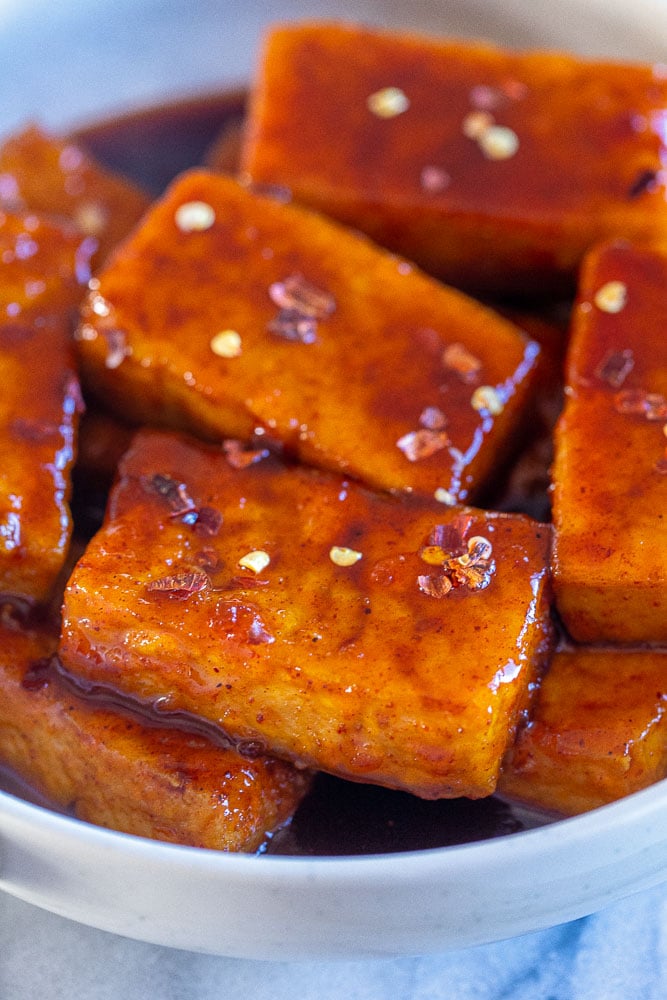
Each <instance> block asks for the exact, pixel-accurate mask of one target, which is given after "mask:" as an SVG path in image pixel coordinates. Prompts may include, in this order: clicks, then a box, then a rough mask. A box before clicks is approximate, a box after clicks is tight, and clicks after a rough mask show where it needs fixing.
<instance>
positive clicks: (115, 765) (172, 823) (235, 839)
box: [0, 627, 309, 851]
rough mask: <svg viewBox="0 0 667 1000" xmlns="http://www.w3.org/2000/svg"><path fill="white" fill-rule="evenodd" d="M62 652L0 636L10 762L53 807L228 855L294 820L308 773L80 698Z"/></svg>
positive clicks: (1, 728)
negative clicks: (64, 675) (65, 675)
mask: <svg viewBox="0 0 667 1000" xmlns="http://www.w3.org/2000/svg"><path fill="white" fill-rule="evenodd" d="M55 645H56V640H55V639H54V638H53V637H52V636H50V635H48V634H47V633H43V632H39V631H37V632H27V631H17V630H16V629H10V628H7V627H4V628H2V630H1V631H0V762H2V763H3V764H4V765H6V766H9V767H10V768H11V769H12V770H13V772H14V773H15V774H16V775H17V776H18V777H20V778H22V779H23V780H24V781H26V782H27V783H28V784H29V785H30V786H31V787H32V788H33V789H34V790H35V791H36V792H38V793H39V794H41V795H43V796H44V797H45V798H46V799H47V801H49V802H50V803H51V804H52V805H53V806H54V807H56V808H59V809H62V810H66V811H68V812H72V813H73V814H74V815H75V816H77V817H78V818H79V819H83V820H87V821H88V822H91V823H95V824H97V825H98V826H107V827H110V828H111V829H114V830H121V831H123V832H124V833H133V834H137V835H138V836H142V837H151V838H153V839H155V840H165V841H170V842H173V843H179V844H189V845H191V846H194V847H209V848H215V849H219V850H225V851H254V850H257V848H259V847H260V846H261V845H262V843H263V842H264V840H265V839H266V836H267V834H268V833H270V832H271V831H272V830H274V829H275V828H276V827H278V826H279V825H281V824H283V823H284V822H286V821H287V820H288V819H289V818H290V816H291V814H292V812H293V810H294V809H295V808H296V806H297V805H298V803H299V801H300V799H301V797H302V796H303V794H304V793H305V791H306V790H307V787H308V783H309V778H308V776H307V775H305V774H304V773H300V772H298V771H295V770H294V769H293V768H292V767H290V766H289V765H288V764H284V763H282V762H280V761H275V760H271V759H269V758H263V757H258V758H256V759H254V760H248V759H246V758H243V757H240V756H239V754H238V753H236V751H234V750H230V749H225V748H222V747H219V746H216V745H214V744H213V743H211V742H210V741H209V740H207V739H205V738H204V737H202V736H194V735H192V734H188V733H183V732H179V731H178V730H176V729H172V728H170V729H167V728H160V727H159V726H157V725H150V724H142V723H141V722H140V721H138V720H137V719H136V718H132V717H131V716H128V715H123V714H119V713H117V712H115V711H112V710H111V709H109V708H104V707H100V706H98V705H95V704H94V703H89V702H87V701H85V700H83V699H82V698H80V697H77V695H76V694H74V693H73V692H72V691H71V690H70V689H69V688H68V687H66V686H64V684H63V682H62V680H61V679H60V678H59V677H58V674H57V673H56V672H55V671H54V670H53V669H52V668H50V667H49V658H50V657H51V656H52V655H53V652H54V649H55Z"/></svg>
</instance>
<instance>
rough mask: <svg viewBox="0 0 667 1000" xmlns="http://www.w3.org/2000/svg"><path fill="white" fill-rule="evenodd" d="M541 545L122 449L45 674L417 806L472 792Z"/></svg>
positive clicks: (222, 459)
mask: <svg viewBox="0 0 667 1000" xmlns="http://www.w3.org/2000/svg"><path fill="white" fill-rule="evenodd" d="M549 541H550V529H549V527H548V526H545V525H541V524H538V523H536V522H534V521H531V520H530V519H529V518H526V517H523V516H520V515H503V514H495V513H486V512H484V511H479V510H473V509H471V508H458V509H452V508H449V507H446V506H443V505H441V504H438V503H437V502H436V501H433V500H419V499H415V498H396V497H389V496H387V495H384V494H374V493H371V492H370V491H368V490H366V489H365V488H363V487H361V486H358V485H356V484H354V483H352V482H348V481H346V480H343V479H340V478H338V477H336V476H331V475H326V474H323V473H318V472H316V471H314V470H308V469H304V468H303V467H290V466H287V465H283V464H282V463H281V462H280V461H279V460H278V459H277V458H275V457H272V456H270V455H266V454H265V453H263V452H262V451H249V450H247V449H244V448H243V446H242V445H241V444H239V443H238V442H233V441H228V442H227V443H226V445H225V448H224V450H223V449H221V448H219V447H218V448H212V447H205V446H203V445H197V444H194V443H192V442H190V441H188V440H187V439H185V438H181V437H179V436H177V435H173V434H167V433H161V432H149V431H144V432H140V433H139V435H138V437H137V438H136V439H135V443H134V445H133V446H132V448H131V449H130V451H129V452H127V453H126V455H125V457H124V459H123V460H122V462H121V465H120V472H119V481H118V484H117V485H116V487H115V489H114V491H113V493H112V497H111V500H110V505H109V509H108V513H107V520H106V522H105V525H104V526H103V527H102V529H101V531H100V532H99V533H98V534H97V535H96V536H95V538H94V539H93V540H92V542H91V543H90V544H89V546H88V548H87V550H86V552H85V553H84V555H83V556H82V558H81V559H80V561H79V562H78V564H77V566H76V568H75V570H74V573H73V575H72V577H71V578H70V582H69V584H68V586H67V589H66V594H65V603H64V619H63V631H62V637H61V643H60V649H59V655H60V657H61V659H62V662H63V664H64V666H65V668H66V669H67V670H68V671H70V672H72V673H73V674H76V675H78V676H80V677H82V678H84V679H85V680H86V681H87V682H92V683H94V684H96V685H98V684H99V685H103V686H107V687H109V688H111V689H116V690H119V691H122V692H123V693H124V694H125V695H129V696H131V697H133V698H137V699H140V700H141V701H142V702H144V703H146V704H149V705H153V706H155V708H156V709H158V710H159V711H160V712H166V713H170V712H189V713H192V714H193V715H196V716H198V717H201V718H204V719H207V720H209V722H212V723H214V724H215V725H216V726H218V727H220V729H221V730H222V731H224V732H225V733H226V734H227V735H228V736H229V737H231V738H232V739H234V740H235V741H236V743H237V744H238V745H239V746H240V747H242V748H243V747H245V748H248V747H252V748H266V749H268V750H269V751H270V752H271V753H274V754H276V755H277V756H279V757H284V758H286V759H289V760H293V761H295V762H296V763H299V764H301V765H305V766H307V767H312V768H315V769H319V770H324V771H329V772H332V773H334V774H338V775H340V776H342V777H345V778H349V779H352V780H356V781H363V782H373V783H378V784H382V785H386V786H389V787H393V788H400V789H404V790H406V791H410V792H413V793H414V794H416V795H419V796H422V797H424V798H437V797H451V796H461V795H464V796H470V797H480V796H484V795H488V794H490V793H491V792H492V791H493V789H494V787H495V783H496V779H497V774H498V769H499V766H500V760H501V758H502V755H503V753H504V751H505V749H506V747H507V744H508V741H510V740H511V738H512V735H513V732H514V728H515V725H516V722H517V719H518V716H519V714H520V712H521V711H522V710H523V709H524V707H525V704H526V701H527V697H528V692H529V689H530V685H531V684H532V683H533V682H534V681H535V679H536V677H537V676H538V674H539V671H540V669H541V667H542V664H543V661H544V659H545V657H546V656H547V654H548V652H549V643H550V638H551V629H550V623H549V606H548V593H549V587H548V569H547V563H548V547H549Z"/></svg>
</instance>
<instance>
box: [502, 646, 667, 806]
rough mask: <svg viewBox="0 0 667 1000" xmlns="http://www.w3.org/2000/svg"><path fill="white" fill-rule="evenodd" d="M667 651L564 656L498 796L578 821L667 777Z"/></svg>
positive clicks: (545, 683) (553, 667) (548, 679)
mask: <svg viewBox="0 0 667 1000" xmlns="http://www.w3.org/2000/svg"><path fill="white" fill-rule="evenodd" d="M666 677H667V650H664V649H663V650H662V651H659V650H654V651H651V650H646V649H645V650H641V651H627V652H626V651H622V650H619V649H595V648H593V647H589V648H586V647H580V648H577V649H574V650H569V651H563V652H558V653H556V655H555V656H554V658H553V660H552V661H551V664H550V665H549V669H548V671H547V673H546V675H545V676H544V678H543V680H542V683H541V686H540V690H539V692H538V694H537V696H536V698H535V700H534V702H533V704H532V707H531V711H530V720H529V723H528V725H527V726H525V727H524V728H522V729H521V731H520V734H519V736H518V739H517V741H516V744H515V745H514V746H513V747H512V749H511V750H510V752H509V754H508V757H507V759H506V761H505V764H504V767H503V774H502V777H501V780H500V783H499V790H500V791H501V792H502V793H503V794H505V795H507V796H509V797H510V798H513V799H518V800H519V801H521V802H525V803H528V804H530V805H531V806H536V807H538V808H541V809H545V810H548V811H551V812H559V813H566V814H570V815H573V814H575V813H580V812H585V811H586V810H588V809H595V808H596V807H597V806H601V805H604V804H605V803H607V802H613V801H614V800H616V799H620V798H622V797H623V796H624V795H629V794H630V793H631V792H636V791H639V790H640V789H641V788H646V787H647V786H648V785H651V784H653V783H654V782H656V781H659V780H661V779H662V778H664V777H667V731H666V730H665V721H664V713H665V705H666V704H667V692H666V685H665V678H666Z"/></svg>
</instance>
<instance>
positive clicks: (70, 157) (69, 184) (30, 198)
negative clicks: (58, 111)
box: [0, 125, 149, 263]
mask: <svg viewBox="0 0 667 1000" xmlns="http://www.w3.org/2000/svg"><path fill="white" fill-rule="evenodd" d="M148 204H149V199H148V196H147V195H145V194H144V193H143V191H140V190H139V188H138V187H137V186H136V185H135V184H132V183H131V182H130V181H129V180H126V179H125V178H124V177H121V176H119V175H118V174H115V173H112V172H111V171H109V170H107V169H106V168H104V167H102V166H101V165H100V164H98V163H96V162H95V160H94V159H93V158H92V157H91V156H89V155H88V154H87V153H86V152H85V151H84V149H83V148H82V147H81V146H79V145H77V144H76V143H75V142H72V141H70V140H68V139H63V138H56V137H55V136H51V135H48V134H47V133H46V132H44V131H43V130H42V129H41V128H39V127H38V126H37V125H29V126H27V127H26V128H25V129H23V130H22V131H20V132H16V133H15V134H13V135H10V136H8V137H7V138H6V139H5V140H4V142H2V144H0V209H2V208H9V209H10V210H15V209H17V208H20V209H22V210H24V211H31V212H39V213H42V214H46V215H55V216H60V217H64V218H69V219H72V221H73V222H75V223H76V225H77V226H78V227H79V229H80V230H81V231H82V232H83V233H84V234H85V235H86V236H91V237H94V238H95V239H96V240H97V243H98V250H97V252H96V254H95V262H96V263H99V262H101V261H103V260H104V259H105V258H106V257H107V256H108V255H109V252H110V251H111V250H112V249H113V247H114V246H115V245H116V243H118V242H119V241H120V240H121V239H123V238H124V237H125V236H126V235H127V234H128V233H129V232H130V230H131V229H133V228H134V226H135V225H136V224H137V222H138V221H139V219H140V218H141V216H142V215H143V213H144V212H145V210H146V209H147V208H148Z"/></svg>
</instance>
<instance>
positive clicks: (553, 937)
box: [0, 0, 667, 1000]
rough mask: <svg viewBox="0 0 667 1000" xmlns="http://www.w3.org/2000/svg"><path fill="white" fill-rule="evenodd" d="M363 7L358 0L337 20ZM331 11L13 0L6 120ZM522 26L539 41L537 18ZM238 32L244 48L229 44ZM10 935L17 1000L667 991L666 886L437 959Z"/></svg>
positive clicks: (227, 64)
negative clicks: (258, 958) (259, 956)
mask: <svg viewBox="0 0 667 1000" xmlns="http://www.w3.org/2000/svg"><path fill="white" fill-rule="evenodd" d="M319 6H320V8H321V9H325V8H324V6H323V5H319ZM359 6H360V5H359V3H354V2H351V0H343V2H339V4H338V6H337V8H336V15H337V16H339V15H345V14H349V15H354V14H356V13H357V11H358V9H359ZM413 6H416V7H418V8H419V13H420V17H421V22H422V24H423V25H424V26H425V27H427V28H428V27H433V28H438V27H442V20H443V7H444V6H446V7H447V10H448V11H449V17H450V20H449V22H448V27H449V28H450V29H451V30H454V31H455V30H457V29H458V28H459V26H460V25H459V22H458V21H457V17H458V16H459V15H458V13H457V11H458V9H459V6H460V5H459V4H455V3H453V4H448V5H444V4H442V3H434V2H431V3H429V2H427V0H422V2H421V3H420V2H416V4H415V5H413ZM556 6H557V5H556ZM316 7H317V4H313V3H312V2H308V0H291V2H284V0H283V2H281V3H278V2H276V0H263V2H262V3H253V2H250V0H249V2H247V3H244V2H243V0H229V2H225V0H218V2H217V3H216V2H213V0H191V2H189V3H185V2H180V0H116V2H115V3H114V4H110V3H105V2H102V0H88V2H83V0H60V2H58V3H53V0H0V131H7V130H9V129H11V128H12V127H14V126H16V125H18V124H20V123H22V122H24V121H25V120H26V119H28V118H33V119H38V120H40V121H42V122H44V123H45V124H47V125H53V126H55V127H60V126H62V125H64V124H71V123H73V122H80V121H85V120H87V119H90V118H91V117H93V116H95V115H98V114H104V113H107V112H109V113H110V112H112V111H115V110H116V109H118V108H120V107H125V106H127V105H130V104H143V103H146V102H150V101H153V100H156V99H158V98H159V97H162V96H164V95H165V94H167V93H171V94H177V93H179V94H180V93H184V92H187V91H197V90H199V91H204V90H206V89H210V88H212V87H217V86H220V85H221V84H222V83H227V82H237V81H240V80H243V79H245V78H247V74H248V69H249V66H250V65H251V62H252V53H253V52H254V49H255V47H256V43H257V39H258V37H259V33H260V30H261V25H262V23H263V22H264V21H266V20H270V19H272V18H274V17H277V16H281V15H283V14H284V13H285V12H287V13H288V14H289V16H291V17H298V16H301V15H304V14H310V13H312V12H313V10H314V9H315V8H316ZM363 7H364V16H365V17H366V19H368V20H385V21H387V22H389V23H401V15H400V13H399V12H398V10H397V8H396V6H395V5H394V4H392V3H390V2H389V3H383V2H382V0H377V2H376V3H373V2H369V3H366V4H365V5H363ZM477 7H478V9H480V10H481V7H480V5H479V4H478V5H477ZM665 16H667V6H665ZM484 26H485V27H490V29H491V30H493V28H494V25H490V26H489V25H484ZM517 30H519V33H520V32H521V31H523V39H520V40H526V41H531V39H530V26H529V21H528V19H527V21H526V24H524V25H523V26H522V27H521V28H520V29H517ZM230 37H233V38H234V41H235V43H234V45H231V46H230V45H229V44H227V45H225V44H224V43H225V40H226V39H227V40H228V39H229V38H230ZM603 42H604V39H602V40H601V43H603ZM185 51H187V57H183V58H182V57H181V55H182V53H183V52H185ZM221 51H224V52H225V56H224V61H223V60H222V59H221V56H220V52H221ZM40 68H41V71H40ZM0 942H1V944H0V996H2V997H6V998H7V1000H10V998H11V1000H33V998H34V997H40V998H41V1000H60V998H63V1000H64V998H67V1000H70V998H72V997H83V998H86V1000H121V998H126V997H136V996H141V997H146V998H159V1000H209V998H210V1000H212V998H223V997H224V998H225V1000H236V998H239V1000H240V998H244V1000H246V998H248V997H252V998H253V1000H280V998H281V997H283V996H284V997H285V998H287V997H289V998H290V1000H291V998H292V997H294V996H298V997H300V998H302V1000H308V998H311V997H312V998H317V1000H329V998H331V1000H334V998H335V1000H339V998H340V997H346V998H350V1000H354V998H359V1000H389V998H391V1000H396V998H401V1000H441V998H443V1000H444V998H456V1000H468V998H470V1000H473V998H475V1000H503V998H512V1000H634V998H637V1000H653V998H655V1000H658V998H659V997H664V996H665V995H667V994H666V991H667V888H662V887H661V888H658V889H654V890H651V891H649V892H643V893H641V894H638V895H637V896H634V897H632V898H630V899H628V900H625V901H623V902H621V903H618V904H616V905H615V906H613V907H610V908H608V909H606V910H604V911H603V912H601V913H599V914H597V915H595V916H592V917H588V918H585V919H582V920H579V921H576V922H574V923H571V924H568V925H564V926H561V927H556V928H554V929H552V930H547V931H542V932H540V933H536V934H532V935H529V936H527V937H524V938H520V939H514V940H509V941H506V942H502V943H499V944H494V945H490V946H485V947H480V948H475V949H470V950H466V951H460V952H453V953H449V954H443V955H435V956H429V957H422V958H420V957H415V958H397V959H392V960H388V959H387V960H377V961H376V960H373V961H365V962H337V963H335V964H334V963H329V962H318V963H315V962H313V963H279V962H271V963H262V962H250V961H245V960H238V959H225V958H217V957H210V956H205V955H197V954H191V953H186V952H179V951H170V950H168V949H165V948H161V947H157V946H153V945H149V944H143V943H140V942H135V941H130V940H126V939H123V938H119V937H115V936H114V935H111V934H107V933H104V932H101V931H96V930H94V929H91V928H88V927H84V926H80V925H77V924H75V923H72V922H69V921H67V920H65V919H63V918H61V917H58V916H54V915H52V914H49V913H46V912H43V911H41V910H38V909H36V908H34V907H32V906H30V905H28V904H26V903H23V902H21V901H19V900H16V899H14V898H12V897H10V896H8V895H4V894H0Z"/></svg>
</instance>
